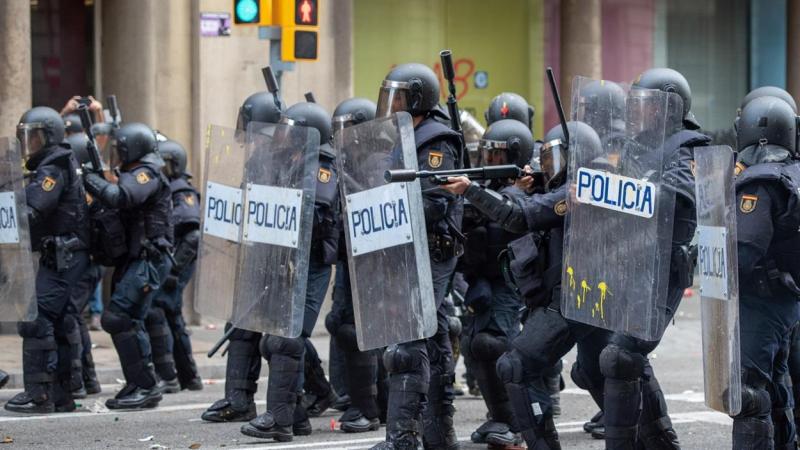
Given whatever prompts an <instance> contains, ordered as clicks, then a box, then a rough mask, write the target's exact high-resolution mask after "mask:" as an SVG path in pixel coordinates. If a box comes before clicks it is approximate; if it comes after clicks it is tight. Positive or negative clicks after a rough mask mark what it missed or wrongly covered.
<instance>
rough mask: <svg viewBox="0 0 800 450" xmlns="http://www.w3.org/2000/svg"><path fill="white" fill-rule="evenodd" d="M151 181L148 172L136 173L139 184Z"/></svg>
mask: <svg viewBox="0 0 800 450" xmlns="http://www.w3.org/2000/svg"><path fill="white" fill-rule="evenodd" d="M149 181H150V175H148V174H147V172H145V171H141V172H139V173H137V174H136V182H138V183H139V184H147V183H148V182H149Z"/></svg>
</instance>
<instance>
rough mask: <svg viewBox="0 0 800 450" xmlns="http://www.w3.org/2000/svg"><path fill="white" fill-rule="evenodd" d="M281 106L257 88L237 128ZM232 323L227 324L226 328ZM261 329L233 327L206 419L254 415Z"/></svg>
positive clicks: (275, 115) (267, 118) (274, 116)
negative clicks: (221, 390)
mask: <svg viewBox="0 0 800 450" xmlns="http://www.w3.org/2000/svg"><path fill="white" fill-rule="evenodd" d="M280 119H281V110H280V109H279V108H278V106H277V105H276V104H275V99H274V97H273V96H272V94H270V93H269V92H266V91H264V92H256V93H254V94H252V95H250V96H249V97H247V99H245V101H244V103H242V106H241V107H240V108H239V115H238V117H237V120H236V131H237V132H238V133H240V134H243V133H245V132H246V131H247V128H248V125H249V124H250V123H251V122H253V123H258V122H261V123H278V121H279V120H280ZM231 326H232V325H231V324H226V326H225V329H226V331H228V330H229V328H230V327H231ZM260 341H261V333H257V332H255V331H249V330H243V329H236V330H234V331H233V333H231V335H230V338H229V342H228V361H227V364H226V366H225V397H224V398H222V399H220V400H217V401H215V402H214V403H213V404H212V405H211V406H209V407H208V409H207V410H206V411H205V412H203V415H202V419H203V420H206V421H209V422H247V421H249V420H251V419H253V418H254V417H256V404H255V402H254V401H253V395H254V394H255V392H256V389H257V386H256V382H257V381H258V376H259V374H260V373H261V352H260V351H259V348H258V346H259V342H260Z"/></svg>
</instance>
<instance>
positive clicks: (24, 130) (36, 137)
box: [17, 106, 64, 159]
mask: <svg viewBox="0 0 800 450" xmlns="http://www.w3.org/2000/svg"><path fill="white" fill-rule="evenodd" d="M17 139H18V140H19V142H20V144H21V145H22V157H23V158H25V159H27V158H29V157H31V156H32V155H34V154H35V153H36V152H38V151H39V150H41V149H43V148H46V147H50V146H53V145H58V144H60V143H61V142H62V141H63V140H64V120H63V119H62V118H61V116H60V115H59V114H58V113H57V112H56V110H54V109H53V108H48V107H46V106H36V107H34V108H31V109H29V110H28V111H26V112H25V114H23V115H22V117H20V119H19V124H18V125H17Z"/></svg>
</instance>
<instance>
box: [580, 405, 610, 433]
mask: <svg viewBox="0 0 800 450" xmlns="http://www.w3.org/2000/svg"><path fill="white" fill-rule="evenodd" d="M583 431H585V432H587V433H589V434H591V435H592V437H593V438H595V439H605V438H606V435H605V423H604V422H603V411H597V414H595V415H594V417H592V418H591V419H589V421H588V422H584V424H583ZM595 433H597V434H598V435H599V436H600V437H597V436H595Z"/></svg>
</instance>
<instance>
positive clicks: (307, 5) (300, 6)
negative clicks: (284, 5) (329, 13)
mask: <svg viewBox="0 0 800 450" xmlns="http://www.w3.org/2000/svg"><path fill="white" fill-rule="evenodd" d="M294 3H295V8H294V23H295V25H308V26H316V25H317V19H318V14H317V0H295V2H294Z"/></svg>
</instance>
